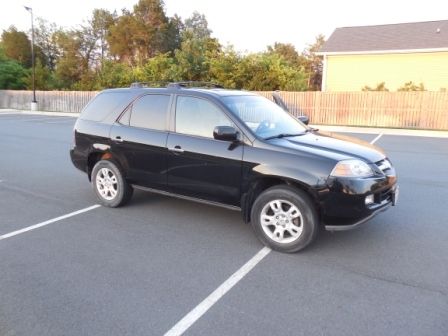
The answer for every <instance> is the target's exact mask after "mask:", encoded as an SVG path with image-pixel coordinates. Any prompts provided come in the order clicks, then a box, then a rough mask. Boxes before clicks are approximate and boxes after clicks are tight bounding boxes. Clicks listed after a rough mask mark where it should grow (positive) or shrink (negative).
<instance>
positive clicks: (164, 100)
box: [129, 95, 170, 131]
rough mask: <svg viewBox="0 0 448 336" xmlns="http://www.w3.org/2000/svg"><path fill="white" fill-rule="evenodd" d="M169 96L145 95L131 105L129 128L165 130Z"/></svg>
mask: <svg viewBox="0 0 448 336" xmlns="http://www.w3.org/2000/svg"><path fill="white" fill-rule="evenodd" d="M169 102H170V96H167V95H146V96H143V97H141V98H140V99H138V100H137V101H136V102H135V103H134V104H133V105H132V113H131V120H130V123H129V124H130V126H133V127H140V128H149V129H154V130H159V131H163V130H165V123H166V116H167V111H168V105H169Z"/></svg>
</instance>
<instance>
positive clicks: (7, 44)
mask: <svg viewBox="0 0 448 336" xmlns="http://www.w3.org/2000/svg"><path fill="white" fill-rule="evenodd" d="M2 44H3V49H4V53H5V56H6V57H8V58H10V59H13V60H16V61H17V62H19V63H20V64H21V65H23V66H24V67H26V68H30V67H31V42H30V40H29V39H28V36H27V35H26V34H25V33H24V32H23V31H18V30H17V28H16V27H14V26H11V27H10V28H9V29H8V30H4V31H3V33H2Z"/></svg>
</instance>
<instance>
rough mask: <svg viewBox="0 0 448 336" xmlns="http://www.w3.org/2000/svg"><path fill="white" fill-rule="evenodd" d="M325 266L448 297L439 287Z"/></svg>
mask: <svg viewBox="0 0 448 336" xmlns="http://www.w3.org/2000/svg"><path fill="white" fill-rule="evenodd" d="M322 266H325V267H329V268H333V269H336V270H338V269H339V270H342V271H344V272H346V273H351V274H355V275H359V276H362V277H364V278H368V279H371V280H376V281H382V282H386V283H390V284H394V285H399V286H406V287H410V288H414V289H418V290H423V291H427V292H430V293H433V294H439V295H442V296H444V297H445V298H448V293H446V292H444V291H443V290H440V289H435V288H429V287H426V286H422V285H418V284H412V283H408V282H405V281H402V280H398V279H390V278H384V277H379V276H375V275H372V274H368V273H365V272H360V271H355V270H353V269H350V268H347V267H344V266H341V265H338V266H336V267H335V266H328V265H322Z"/></svg>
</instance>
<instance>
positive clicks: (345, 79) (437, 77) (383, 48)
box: [319, 20, 448, 91]
mask: <svg viewBox="0 0 448 336" xmlns="http://www.w3.org/2000/svg"><path fill="white" fill-rule="evenodd" d="M319 54H320V55H321V56H323V73H322V91H361V90H362V88H363V87H365V86H369V87H372V88H374V87H376V86H377V85H378V84H379V83H382V82H384V83H385V86H386V88H388V89H389V90H390V91H395V90H397V89H398V88H400V87H402V86H404V84H405V83H406V82H410V81H412V82H413V83H414V84H416V85H419V84H420V83H423V85H424V87H425V89H426V90H429V91H440V90H448V20H444V21H430V22H414V23H401V24H390V25H379V26H362V27H344V28H337V29H336V30H335V31H334V32H333V34H332V35H331V36H330V38H329V39H328V41H327V42H326V43H325V45H324V46H323V48H322V50H321V51H320V53H319Z"/></svg>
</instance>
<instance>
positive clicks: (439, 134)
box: [312, 125, 448, 138]
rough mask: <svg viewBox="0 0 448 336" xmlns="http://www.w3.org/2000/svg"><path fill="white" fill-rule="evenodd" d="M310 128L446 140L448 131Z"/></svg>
mask: <svg viewBox="0 0 448 336" xmlns="http://www.w3.org/2000/svg"><path fill="white" fill-rule="evenodd" d="M312 127H315V128H317V129H320V130H322V131H328V132H341V133H362V134H384V135H401V136H414V137H428V138H448V131H430V130H414V129H402V128H373V127H353V126H329V125H312Z"/></svg>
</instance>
